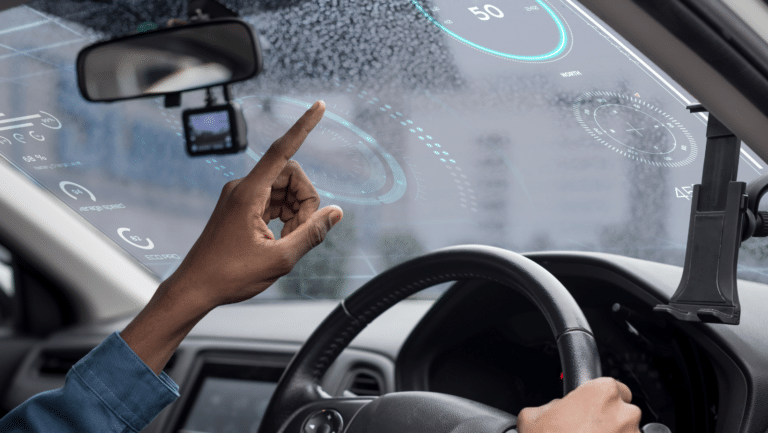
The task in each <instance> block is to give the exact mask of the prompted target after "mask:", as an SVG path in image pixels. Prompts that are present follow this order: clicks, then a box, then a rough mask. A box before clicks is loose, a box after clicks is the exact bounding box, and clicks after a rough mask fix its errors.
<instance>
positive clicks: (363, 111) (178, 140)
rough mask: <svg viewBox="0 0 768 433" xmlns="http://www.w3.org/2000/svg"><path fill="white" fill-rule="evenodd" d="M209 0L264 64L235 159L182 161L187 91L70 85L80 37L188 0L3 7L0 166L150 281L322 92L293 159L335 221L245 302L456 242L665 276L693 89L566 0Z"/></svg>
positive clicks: (692, 147) (244, 96)
mask: <svg viewBox="0 0 768 433" xmlns="http://www.w3.org/2000/svg"><path fill="white" fill-rule="evenodd" d="M225 3H227V5H228V6H229V7H231V8H233V9H236V10H238V11H239V12H240V13H241V15H242V16H243V17H244V19H245V20H246V21H248V22H250V23H251V24H252V25H253V26H254V28H255V29H256V33H257V34H258V35H259V38H260V40H261V45H262V48H263V50H264V72H263V73H262V74H261V75H260V76H259V77H257V78H256V79H253V80H251V81H248V82H243V83H240V84H238V85H235V86H234V87H233V95H234V97H235V99H236V101H237V102H238V103H239V104H240V106H241V107H242V110H243V112H244V115H245V119H246V121H247V123H248V143H249V148H248V150H247V152H246V153H245V154H240V155H234V156H221V157H210V158H208V157H206V158H200V159H190V158H188V157H186V155H185V153H184V137H183V125H182V124H180V122H181V114H180V113H181V111H182V110H183V109H184V108H188V107H193V106H200V105H202V101H203V95H202V92H198V93H199V94H198V93H192V94H189V95H185V97H184V103H185V106H184V107H180V108H178V109H166V108H164V106H163V103H162V100H161V99H159V98H158V99H146V100H136V101H129V102H121V103H115V104H92V103H87V102H85V101H83V100H82V98H81V97H80V96H79V94H78V92H77V86H76V80H75V75H74V61H75V56H76V54H77V52H78V50H79V49H80V48H82V47H83V46H85V45H87V44H89V43H91V42H94V41H96V40H98V39H100V38H102V37H106V36H110V35H112V34H115V35H116V34H123V33H127V32H129V31H133V30H135V29H136V28H137V27H139V26H140V25H142V23H144V22H155V23H160V24H162V23H165V22H166V21H167V20H168V19H169V18H175V17H179V16H182V15H183V14H184V5H185V2H181V1H178V2H177V1H168V2H165V3H164V2H153V3H152V5H151V6H147V5H144V4H142V5H141V6H140V5H138V4H136V5H134V4H133V3H118V4H115V5H109V4H104V3H102V2H96V1H93V2H88V1H77V2H75V1H71V0H61V1H57V2H52V3H50V2H49V3H44V2H35V1H33V2H30V3H28V4H27V5H25V6H20V7H17V8H13V9H10V10H6V11H4V12H2V13H0V77H2V82H0V86H2V90H3V91H2V92H0V112H1V113H2V116H0V154H2V155H3V157H4V158H5V159H6V160H7V161H8V162H9V163H11V164H13V165H15V166H16V167H18V169H19V170H21V171H23V172H24V173H27V174H28V175H29V176H31V177H32V178H33V179H35V180H36V181H37V182H38V183H39V184H40V185H42V186H43V187H44V188H47V189H48V190H50V191H51V192H53V193H54V194H55V195H57V196H58V197H59V198H60V199H61V200H62V201H63V202H64V203H65V204H66V205H68V206H70V207H72V208H73V209H74V210H75V211H76V212H78V213H79V214H80V215H82V216H83V217H84V218H85V219H86V220H87V221H89V222H90V223H91V224H93V225H94V226H96V227H97V228H98V229H99V230H101V231H103V232H104V233H105V234H106V235H107V236H109V237H110V238H112V239H113V240H114V241H115V242H116V243H117V244H118V245H120V246H121V247H123V248H124V249H125V250H127V251H128V252H130V253H131V254H132V255H133V256H134V257H136V259H137V260H139V261H140V262H141V263H142V264H143V265H145V266H147V267H148V268H149V269H151V270H152V271H153V272H155V273H156V274H157V275H158V277H160V278H164V277H167V276H168V275H170V273H172V272H173V270H174V269H176V267H177V266H178V265H179V263H180V261H181V260H182V259H183V257H184V255H185V254H186V252H187V251H188V249H189V248H190V247H191V245H192V244H193V242H194V241H195V239H196V238H197V236H198V235H199V233H200V232H201V230H202V228H203V226H204V224H205V222H206V221H207V219H208V217H209V216H210V213H211V210H212V209H213V206H214V204H215V203H216V199H217V198H218V195H219V193H220V191H221V188H222V186H223V184H224V183H225V182H227V181H229V180H232V179H236V178H239V177H242V176H244V175H245V174H246V173H247V172H248V171H249V170H250V169H251V168H252V167H253V166H254V165H255V163H256V161H258V160H259V158H260V157H261V156H262V155H263V153H264V152H265V151H266V149H267V148H268V147H269V145H270V144H271V143H272V142H273V141H274V140H275V139H277V138H278V137H280V136H281V135H282V134H283V133H284V132H285V131H286V130H287V129H288V127H289V126H290V125H291V124H292V123H293V122H294V121H295V120H296V119H298V117H299V116H300V115H301V113H303V112H304V111H305V110H306V109H307V108H309V107H310V105H311V104H312V103H313V102H314V101H315V100H317V99H323V100H325V102H326V106H327V111H326V114H325V117H324V119H323V120H322V121H321V122H320V124H319V125H318V126H317V127H316V129H315V130H314V131H313V132H312V134H310V136H309V137H308V138H307V140H306V142H305V144H304V145H303V147H302V148H301V149H300V150H299V152H298V153H297V154H296V156H295V159H296V160H297V161H298V162H299V163H300V164H301V166H302V167H303V169H304V171H306V173H307V175H308V176H309V178H310V179H311V180H312V181H313V182H314V184H315V187H316V188H317V190H318V193H319V194H320V196H321V198H322V205H323V206H325V205H329V204H337V205H339V206H341V207H342V208H343V209H344V215H345V216H344V219H343V220H342V222H341V223H339V224H338V225H337V226H336V227H334V229H333V230H332V231H331V233H330V234H329V236H328V238H327V239H326V241H325V242H324V243H323V244H322V245H320V246H319V247H317V248H316V249H315V250H313V251H311V252H310V253H309V254H308V255H307V256H306V257H305V258H303V259H302V261H301V262H300V263H299V264H298V265H297V266H296V268H295V269H294V270H293V272H291V273H290V274H289V275H288V276H287V277H285V278H283V279H281V280H280V281H279V283H277V284H276V285H275V286H274V287H272V288H271V289H270V290H269V291H267V292H266V293H264V294H263V295H261V296H260V297H259V299H265V298H269V297H270V296H271V297H284V298H286V297H287V298H322V297H340V296H344V295H346V294H348V293H349V292H351V291H353V290H355V289H356V288H357V287H359V286H360V285H362V284H363V283H364V282H366V281H367V280H368V279H370V278H371V277H373V276H374V275H376V274H377V273H379V272H381V271H383V270H385V269H387V268H388V267H390V266H392V265H394V264H397V263H399V262H401V261H404V260H406V259H408V258H411V257H413V256H415V255H418V254H421V253H423V252H426V251H430V250H433V249H436V248H440V247H445V246H449V245H456V244H463V243H475V244H486V245H494V246H500V247H503V248H507V249H510V250H513V251H518V252H525V251H546V250H584V251H599V252H606V253H613V254H620V255H626V256H630V257H637V258H641V259H647V260H653V261H658V262H664V263H670V264H676V265H682V263H683V259H684V252H685V244H686V239H687V225H688V216H689V211H690V203H691V202H690V199H691V192H692V188H691V185H692V184H694V183H699V182H700V181H701V170H702V164H703V146H704V143H705V129H706V115H705V114H696V115H694V114H689V113H688V112H687V111H686V109H685V106H686V105H688V104H690V103H692V102H695V101H694V99H693V98H692V97H691V96H690V95H689V94H688V93H687V92H686V91H685V90H684V89H682V88H681V87H680V86H679V85H677V84H676V83H675V82H673V81H672V80H671V79H670V78H669V77H668V76H667V75H666V74H665V73H664V72H663V71H661V70H660V69H658V68H657V67H656V66H655V65H653V64H652V63H651V62H650V61H649V60H648V59H647V58H646V57H645V56H643V55H642V54H641V53H639V52H638V51H637V50H636V49H634V48H633V47H632V46H630V45H629V44H628V43H627V42H626V41H624V40H623V39H622V38H621V37H619V36H618V35H617V34H616V33H615V32H613V31H612V30H611V29H610V28H608V27H607V26H606V25H605V24H604V23H602V22H601V21H600V20H599V19H597V18H596V17H595V16H593V15H592V14H591V13H590V12H589V11H587V10H586V9H585V8H584V7H583V6H581V5H580V4H579V3H578V2H576V1H574V0H466V1H462V2H456V1H448V0H392V1H386V2H380V1H376V2H373V1H371V2H368V1H359V0H358V1H352V0H338V1H337V0H333V1H331V0H320V1H313V2H309V1H302V0H296V1H290V2H276V1H271V0H267V1H261V2H250V1H245V0H238V1H234V0H232V1H228V2H225ZM204 123H205V122H203V121H202V120H201V125H203V124H204ZM211 124H215V122H213V123H211ZM203 129H204V128H203V126H200V130H201V131H202V130H203ZM740 163H741V165H740V168H739V177H740V180H744V181H749V180H751V179H753V178H755V177H756V176H758V175H759V174H762V173H763V172H765V169H766V166H765V163H764V162H763V161H762V160H761V159H760V158H758V157H757V156H756V155H755V154H754V153H753V152H752V151H751V150H750V149H749V147H748V146H746V145H744V146H743V147H742V151H741V161H740ZM271 227H273V231H274V232H275V234H277V235H279V223H273V224H272V225H271ZM760 242H761V241H760V240H751V241H750V243H748V244H746V245H745V247H744V248H743V250H742V253H741V259H740V268H739V272H740V274H739V276H740V277H741V278H746V279H752V280H758V281H768V273H767V272H768V268H766V267H765V266H764V265H763V264H762V263H761V260H760V259H761V258H762V257H764V256H765V255H766V254H768V246H767V245H768V244H765V243H763V244H761V243H760Z"/></svg>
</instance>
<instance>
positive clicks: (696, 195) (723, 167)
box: [654, 105, 768, 325]
mask: <svg viewBox="0 0 768 433" xmlns="http://www.w3.org/2000/svg"><path fill="white" fill-rule="evenodd" d="M688 109H689V110H690V111H691V112H692V113H696V112H702V111H706V110H705V109H704V107H702V106H701V105H691V106H689V107H688ZM740 150H741V141H740V140H739V139H738V138H737V137H736V136H735V135H734V134H733V133H732V132H731V131H730V130H729V129H728V128H726V127H725V125H723V124H722V123H721V122H720V121H719V120H718V119H717V118H716V117H715V116H714V115H712V114H711V113H710V114H709V120H708V122H707V145H706V151H705V155H704V170H703V173H702V180H701V184H700V185H694V187H693V196H692V200H691V217H690V225H689V228H688V244H687V247H686V251H685V267H684V269H683V277H682V279H681V281H680V285H679V286H678V288H677V291H676V292H675V293H674V295H672V298H671V299H670V301H669V304H660V305H657V306H656V307H655V308H654V311H656V312H663V313H667V314H670V315H672V316H673V317H675V318H677V319H679V320H684V321H688V322H708V323H726V324H732V325H738V324H739V319H740V314H741V308H740V306H739V296H738V291H737V287H736V266H737V262H738V259H739V247H740V246H741V242H742V240H743V239H746V238H747V237H749V236H745V233H746V232H748V230H747V231H745V228H747V229H749V227H750V226H751V227H752V229H753V230H754V227H755V223H754V222H753V223H752V224H749V220H748V216H747V205H748V198H747V194H746V193H745V192H746V184H745V183H744V182H736V174H737V172H738V167H739V152H740ZM766 184H768V181H766ZM756 197H757V196H756ZM756 200H757V201H759V197H757V198H756ZM755 209H756V206H755ZM753 221H754V218H753ZM745 222H746V223H747V224H745ZM751 234H752V233H750V235H751Z"/></svg>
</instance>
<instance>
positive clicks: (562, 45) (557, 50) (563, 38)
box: [411, 0, 568, 62]
mask: <svg viewBox="0 0 768 433" xmlns="http://www.w3.org/2000/svg"><path fill="white" fill-rule="evenodd" d="M411 3H413V5H414V6H416V9H418V10H419V12H421V14H422V15H424V16H425V17H426V18H427V19H428V20H429V21H431V22H432V24H434V25H436V26H437V27H439V28H440V30H442V31H444V32H446V33H448V34H449V35H451V36H452V37H453V38H455V39H457V40H459V41H460V42H463V43H465V44H467V45H469V46H471V47H474V48H477V49H478V50H481V51H485V52H486V53H490V54H493V55H496V56H499V57H504V58H506V59H514V60H524V61H529V62H536V61H541V60H547V59H550V58H552V57H555V56H557V55H559V54H560V53H561V52H563V50H564V49H565V46H566V44H567V43H568V35H567V34H566V32H565V27H563V23H562V22H561V21H560V18H558V17H557V15H556V14H555V13H554V12H553V11H552V9H550V8H549V6H547V5H546V4H545V3H544V2H543V1H542V0H536V3H538V4H540V5H541V7H543V8H544V9H545V10H546V11H547V13H549V16H551V17H552V19H553V20H554V21H555V24H557V29H558V30H559V31H560V43H559V44H558V46H557V48H555V49H554V50H553V51H551V52H549V53H547V54H544V55H541V56H518V55H515V54H507V53H502V52H501V51H496V50H492V49H490V48H486V47H483V46H481V45H478V44H476V43H474V42H472V41H469V40H467V39H464V38H462V37H461V36H459V35H457V34H456V33H454V32H452V31H450V30H448V29H447V28H446V27H445V26H443V25H442V24H440V23H439V22H437V20H436V19H434V18H433V17H432V15H430V14H429V13H427V11H425V10H424V8H423V7H421V5H420V4H419V0H411Z"/></svg>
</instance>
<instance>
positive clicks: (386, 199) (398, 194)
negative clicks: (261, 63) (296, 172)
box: [236, 94, 407, 205]
mask: <svg viewBox="0 0 768 433" xmlns="http://www.w3.org/2000/svg"><path fill="white" fill-rule="evenodd" d="M248 98H269V99H272V100H274V101H281V102H286V103H288V104H293V105H296V106H298V107H300V108H302V109H305V110H307V109H309V108H310V107H311V106H312V104H310V103H307V102H304V101H300V100H298V99H293V98H288V97H285V96H276V95H267V94H255V95H250V96H243V97H240V98H237V99H236V101H237V102H238V103H242V101H243V100H244V99H248ZM250 108H252V107H250ZM250 108H246V109H245V110H243V112H246V111H248V110H249V109H250ZM325 117H327V118H329V119H330V120H332V121H334V122H336V123H338V124H340V125H342V126H344V127H346V128H347V129H349V130H350V131H352V132H353V133H354V134H356V135H357V136H358V137H360V138H361V139H362V140H365V141H366V142H367V143H368V144H369V145H370V146H372V147H373V148H374V149H375V150H376V151H377V153H378V154H379V156H381V158H383V159H384V161H385V162H386V163H387V165H389V169H390V170H391V172H392V176H393V177H394V182H393V184H392V187H391V189H390V190H389V191H387V192H385V193H384V194H382V195H380V196H378V197H350V196H348V195H342V194H334V193H332V192H330V191H325V190H323V189H321V188H318V187H317V186H315V189H316V190H317V193H318V194H320V195H321V196H323V197H327V198H329V199H333V200H340V201H345V202H348V203H355V204H363V205H380V204H389V203H394V202H396V201H397V200H399V199H400V198H402V197H403V195H405V190H406V189H407V183H406V178H405V172H404V171H403V169H402V168H401V167H400V164H399V163H398V162H397V160H396V159H395V158H394V157H393V156H392V155H391V154H389V152H387V151H386V150H384V148H382V147H381V145H380V144H379V143H378V142H377V141H376V139H375V138H373V137H371V136H370V135H369V134H368V133H366V132H365V131H363V130H362V129H360V128H358V127H357V126H355V125H353V124H351V123H350V122H348V121H347V120H346V119H344V118H343V117H341V116H339V115H337V114H335V113H332V112H329V111H326V112H325ZM357 147H358V150H359V151H361V153H363V155H365V156H366V158H371V157H374V152H371V151H369V150H368V149H367V148H366V147H365V145H364V144H363V142H362V141H360V143H359V144H358V145H357ZM246 154H247V155H248V156H250V157H251V158H253V160H254V161H256V162H259V159H261V156H259V155H257V154H256V152H254V151H253V150H252V149H251V148H250V147H248V148H247V149H246ZM313 183H314V182H313ZM361 192H362V193H365V192H366V191H361Z"/></svg>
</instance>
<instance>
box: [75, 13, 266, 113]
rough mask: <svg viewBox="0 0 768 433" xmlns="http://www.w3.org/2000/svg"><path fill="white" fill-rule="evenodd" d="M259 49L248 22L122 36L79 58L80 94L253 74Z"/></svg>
mask: <svg viewBox="0 0 768 433" xmlns="http://www.w3.org/2000/svg"><path fill="white" fill-rule="evenodd" d="M261 69H262V60H261V50H260V49H259V45H258V43H257V42H256V40H255V39H254V37H253V32H252V31H251V27H250V26H249V25H248V24H247V23H245V22H244V21H241V20H238V19H232V18H227V19H218V20H213V21H203V22H199V23H193V24H187V25H183V26H178V27H169V28H165V29H162V30H157V31H152V32H147V33H139V34H135V35H130V36H125V37H120V38H116V39H112V40H109V41H105V42H99V43H97V44H94V45H91V46H88V47H86V48H84V49H83V50H82V51H81V52H80V54H78V57H77V78H78V84H79V87H80V93H82V95H83V97H84V98H85V99H87V100H89V101H118V100H121V99H131V98H139V97H143V96H159V95H165V94H169V93H177V92H185V91H188V90H195V89H202V88H206V87H212V86H219V85H226V84H229V83H234V82H237V81H243V80H247V79H249V78H251V77H254V76H255V75H257V74H258V73H259V72H261Z"/></svg>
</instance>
